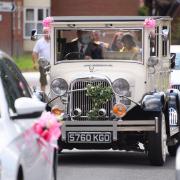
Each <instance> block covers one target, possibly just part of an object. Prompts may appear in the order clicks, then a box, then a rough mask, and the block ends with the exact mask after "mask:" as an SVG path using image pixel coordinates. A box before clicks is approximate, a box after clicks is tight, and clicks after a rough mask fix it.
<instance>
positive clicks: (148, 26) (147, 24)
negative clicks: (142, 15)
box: [144, 18, 156, 28]
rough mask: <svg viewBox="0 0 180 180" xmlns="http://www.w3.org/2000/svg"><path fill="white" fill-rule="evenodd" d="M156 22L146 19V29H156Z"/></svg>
mask: <svg viewBox="0 0 180 180" xmlns="http://www.w3.org/2000/svg"><path fill="white" fill-rule="evenodd" d="M155 26H156V21H155V20H154V19H152V18H146V19H145V21H144V27H145V28H155Z"/></svg>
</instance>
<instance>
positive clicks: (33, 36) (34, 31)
mask: <svg viewBox="0 0 180 180" xmlns="http://www.w3.org/2000/svg"><path fill="white" fill-rule="evenodd" d="M31 40H32V41H36V40H37V30H36V29H33V30H32V31H31Z"/></svg>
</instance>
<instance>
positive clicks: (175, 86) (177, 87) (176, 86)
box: [172, 85, 180, 90]
mask: <svg viewBox="0 0 180 180" xmlns="http://www.w3.org/2000/svg"><path fill="white" fill-rule="evenodd" d="M172 88H173V89H178V90H180V85H172Z"/></svg>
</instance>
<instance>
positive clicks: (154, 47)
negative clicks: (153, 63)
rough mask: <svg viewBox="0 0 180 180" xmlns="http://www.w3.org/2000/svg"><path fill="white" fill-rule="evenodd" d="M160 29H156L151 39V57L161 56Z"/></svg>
mask: <svg viewBox="0 0 180 180" xmlns="http://www.w3.org/2000/svg"><path fill="white" fill-rule="evenodd" d="M158 45H159V27H156V29H155V33H152V35H151V38H150V56H159V46H158Z"/></svg>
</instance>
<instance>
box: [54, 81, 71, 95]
mask: <svg viewBox="0 0 180 180" xmlns="http://www.w3.org/2000/svg"><path fill="white" fill-rule="evenodd" d="M51 90H52V91H53V93H54V94H56V95H58V96H63V95H64V94H66V92H67V90H68V83H67V82H66V81H65V80H64V79H62V78H57V79H54V80H53V81H52V83H51Z"/></svg>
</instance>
